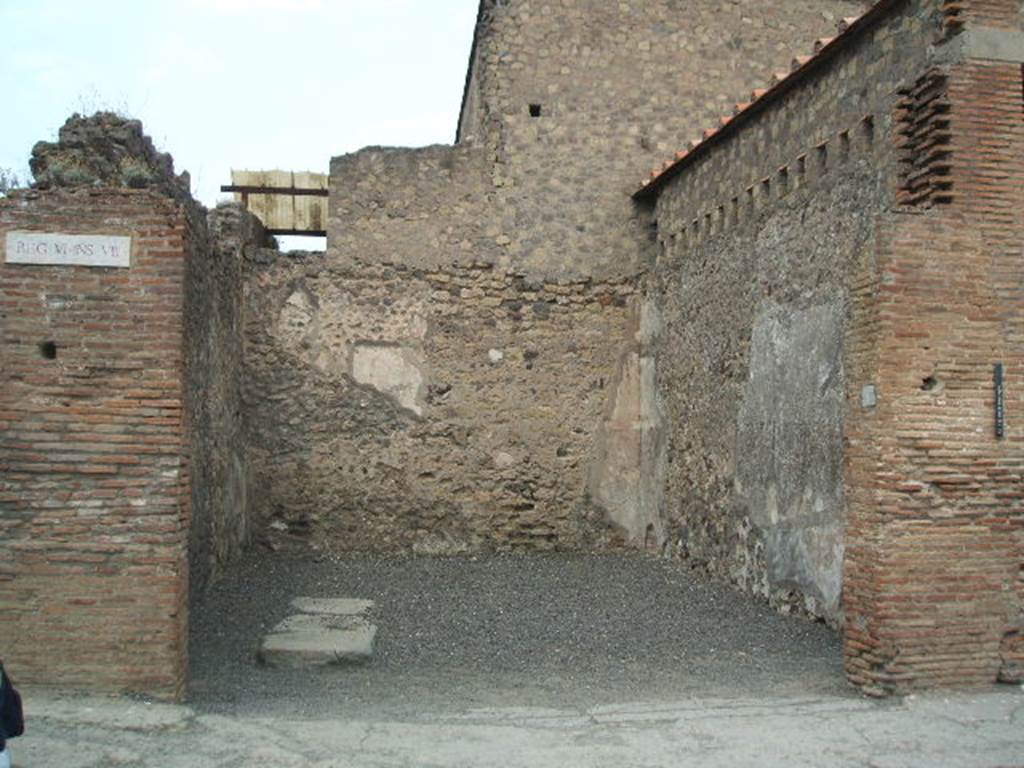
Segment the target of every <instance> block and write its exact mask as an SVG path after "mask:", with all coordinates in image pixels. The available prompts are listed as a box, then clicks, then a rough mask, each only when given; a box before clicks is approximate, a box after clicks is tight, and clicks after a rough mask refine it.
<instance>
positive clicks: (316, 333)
mask: <svg viewBox="0 0 1024 768" xmlns="http://www.w3.org/2000/svg"><path fill="white" fill-rule="evenodd" d="M261 253H262V255H263V258H262V259H253V260H249V261H247V264H246V269H247V279H246V284H247V300H246V319H247V321H246V374H245V403H246V412H247V414H248V417H249V420H250V424H251V429H252V434H251V441H250V444H251V451H252V452H251V462H252V470H253V475H254V477H256V478H261V479H262V480H263V485H262V487H258V488H257V489H256V491H255V493H254V495H253V500H254V503H255V504H256V505H257V508H258V509H259V510H260V515H261V517H263V518H264V519H267V520H269V521H271V526H270V534H271V540H272V541H273V542H275V543H276V544H277V545H281V546H286V545H287V544H288V543H289V542H291V543H297V544H301V545H303V546H306V545H308V544H309V543H312V544H313V545H314V546H318V547H329V548H334V549H339V548H340V549H359V550H374V551H387V550H392V551H393V550H408V549H413V550H415V551H419V552H455V551H462V550H467V549H478V548H488V547H494V548H530V549H549V548H561V549H578V548H586V547H589V546H594V545H598V544H601V543H604V542H614V541H623V540H624V539H625V538H626V537H627V536H630V535H632V534H636V533H637V532H639V536H640V538H641V539H642V537H643V535H644V533H645V531H646V530H647V522H643V523H640V522H637V520H635V519H633V518H628V517H623V518H622V519H620V520H614V519H612V520H608V519H607V518H606V516H605V514H604V513H603V512H601V510H600V506H601V502H602V498H603V494H606V488H605V487H604V486H602V483H605V479H606V478H607V477H609V476H610V475H611V474H613V473H616V472H627V471H628V472H629V473H630V474H629V476H628V478H626V481H627V482H629V483H632V484H633V485H632V486H631V487H634V488H635V487H636V484H637V483H639V482H640V479H639V477H638V476H637V475H636V472H635V467H636V451H637V450H639V448H638V441H639V440H640V439H641V437H642V436H643V433H642V429H641V426H640V422H641V415H640V414H638V413H636V412H634V411H632V410H629V409H628V408H625V409H623V408H620V409H619V410H615V409H612V408H610V407H609V401H610V400H614V399H615V397H614V395H613V394H612V393H616V392H623V393H627V395H626V396H627V397H629V396H631V394H630V393H632V391H633V389H635V388H636V387H638V386H640V381H639V379H638V377H637V376H636V375H635V374H632V373H631V372H632V371H634V370H636V369H638V367H639V351H638V350H639V349H640V342H639V341H638V335H639V331H640V327H639V326H640V320H639V312H638V309H637V298H636V291H635V288H634V287H633V285H632V283H631V282H630V281H627V280H619V281H612V282H603V283H592V282H590V281H585V280H581V281H577V282H571V283H570V282H562V283H556V282H538V283H532V282H530V281H528V280H527V279H526V278H524V277H523V276H521V275H516V274H514V273H509V272H505V271H501V270H497V269H494V268H493V267H490V266H486V265H478V266H473V267H465V268H455V267H449V268H447V269H435V270H414V269H409V268H406V267H386V266H360V267H357V268H353V267H346V266H344V265H338V264H336V263H333V262H332V259H331V258H330V256H323V255H302V256H289V255H281V254H274V253H273V252H267V251H263V252H261ZM630 352H632V353H633V354H634V355H635V356H636V359H633V358H631V357H630ZM602 431H606V432H608V433H610V435H611V436H610V437H608V438H601V439H600V440H599V433H602V434H603V432H602ZM606 445H614V446H617V447H619V451H618V453H615V451H614V450H613V451H612V455H609V452H608V451H604V452H602V450H603V446H606ZM624 446H629V447H630V448H629V450H627V448H626V447H624ZM623 453H624V454H625V457H626V458H627V459H628V462H627V464H626V466H625V467H624V466H623V462H624V461H626V459H624V457H623V456H622V455H620V454H623ZM595 465H599V466H597V467H596V468H595ZM605 485H607V483H605ZM624 490H625V488H624ZM629 511H630V512H631V513H633V514H634V516H635V515H636V514H639V513H638V512H637V505H635V504H633V505H632V506H631V508H630V510H629ZM616 523H617V524H616Z"/></svg>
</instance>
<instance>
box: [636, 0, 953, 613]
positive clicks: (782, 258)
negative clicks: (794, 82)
mask: <svg viewBox="0 0 1024 768" xmlns="http://www.w3.org/2000/svg"><path fill="white" fill-rule="evenodd" d="M936 34H937V27H936V25H935V23H934V22H933V21H930V20H928V19H927V17H925V18H924V19H922V18H921V9H920V8H919V7H917V6H916V4H907V5H906V6H905V7H904V10H903V12H902V14H901V15H900V16H899V18H898V19H897V20H896V21H894V22H893V23H892V24H891V25H886V26H884V27H880V28H879V29H878V30H877V31H876V32H873V33H871V34H870V35H867V36H865V39H864V43H863V46H862V47H860V48H854V47H850V48H848V49H847V50H846V51H845V52H844V53H842V54H840V56H839V58H837V59H836V60H835V61H834V62H832V63H831V65H830V66H829V67H828V68H827V71H823V72H821V73H820V74H818V75H817V76H815V77H813V78H811V79H809V80H807V81H806V82H804V83H802V84H801V86H800V87H799V88H798V89H796V90H795V91H793V92H792V93H791V94H789V95H788V97H787V98H785V99H780V100H778V101H777V102H775V103H773V104H772V105H770V106H768V107H766V108H765V109H764V110H763V111H762V112H760V113H759V114H757V115H756V116H754V117H752V118H750V122H748V123H747V124H746V125H744V126H743V128H742V129H741V130H740V131H739V132H737V133H736V135H735V136H732V137H730V138H729V140H728V141H727V142H722V143H721V145H720V146H717V147H714V148H712V149H710V150H708V151H707V152H706V153H705V154H704V155H703V156H701V157H698V158H697V159H696V160H695V161H694V162H693V163H692V164H691V165H690V166H689V167H687V168H686V170H685V171H684V172H682V174H681V175H680V176H679V177H678V178H677V179H675V180H674V181H673V182H671V185H670V187H669V188H667V189H666V190H664V191H662V193H661V194H660V196H659V198H658V204H657V221H658V239H659V243H660V255H659V258H658V263H657V266H656V269H655V275H656V281H655V283H654V284H653V288H654V291H655V295H656V296H657V302H658V303H659V304H660V306H661V308H662V314H663V322H664V330H663V333H662V336H661V339H660V342H659V344H658V354H657V369H658V374H657V375H658V392H659V394H660V396H661V397H662V399H663V401H664V403H665V411H666V419H667V424H668V426H667V429H668V433H669V437H668V440H669V445H670V449H669V450H670V452H669V456H670V467H669V471H668V479H667V486H666V513H667V516H668V526H669V530H670V537H671V538H670V542H669V543H670V546H671V547H672V548H673V549H674V550H675V551H677V552H678V553H679V554H680V555H681V556H683V557H684V558H686V559H687V561H688V562H690V563H691V564H692V565H693V566H695V567H697V568H699V569H701V570H704V571H706V572H708V573H711V574H713V575H715V576H718V577H720V578H727V579H729V580H730V581H732V582H734V583H736V584H739V585H741V586H743V587H744V588H746V589H749V590H751V591H753V592H755V593H757V594H762V595H764V596H766V597H768V598H769V599H770V600H772V601H773V602H775V603H777V604H780V605H787V604H792V605H795V606H796V607H798V608H801V609H804V610H807V611H808V612H810V613H811V614H812V615H817V616H822V617H825V618H827V619H828V620H830V621H838V620H839V618H840V595H841V591H842V564H843V547H844V536H843V531H844V525H845V516H846V511H845V510H846V500H845V498H844V490H843V456H844V451H843V423H844V419H845V407H846V406H845V404H844V400H845V386H846V370H847V369H848V367H849V365H850V361H849V360H848V359H847V355H848V351H847V350H848V348H849V344H850V342H849V341H848V340H847V338H846V336H847V330H846V329H847V323H848V317H849V313H850V289H851V286H852V285H853V284H854V282H855V280H856V279H857V276H858V275H859V273H860V270H861V269H862V268H863V262H864V261H865V260H870V259H872V258H873V256H872V255H871V254H872V253H873V241H874V230H875V217H876V215H877V214H878V212H879V211H882V210H884V209H885V208H886V207H887V206H889V205H890V204H891V203H892V202H893V197H894V187H895V182H894V181H893V180H894V178H895V172H896V170H895V169H896V164H897V162H898V159H897V156H896V148H895V144H894V143H893V142H891V141H887V140H885V138H884V135H885V133H886V131H887V126H888V124H889V122H890V115H891V114H892V112H893V108H894V100H895V98H896V96H895V92H896V90H898V88H899V87H900V86H901V85H902V83H903V81H904V80H905V78H906V72H908V71H909V72H914V71H917V70H919V69H920V68H921V67H922V66H924V61H925V56H926V51H927V43H928V42H931V41H932V40H933V39H934V37H935V35H936ZM808 47H809V46H808ZM881 52H884V58H881V55H882V54H881ZM880 60H881V61H884V63H885V64H884V67H883V66H880V64H879V61H880ZM852 83H856V84H857V87H852V85H851V84H852ZM880 137H882V138H880Z"/></svg>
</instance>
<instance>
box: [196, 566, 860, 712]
mask: <svg viewBox="0 0 1024 768" xmlns="http://www.w3.org/2000/svg"><path fill="white" fill-rule="evenodd" d="M297 596H312V597H361V598H369V599H372V600H374V601H376V604H377V607H376V610H375V614H374V617H373V619H374V623H376V624H377V626H378V628H379V631H378V635H377V654H376V657H375V658H374V660H373V661H372V662H370V663H368V664H365V665H362V666H358V667H348V668H332V669H327V670H322V671H318V672H303V671H289V670H275V669H268V668H265V667H261V666H258V665H257V664H256V662H255V660H254V658H255V649H256V646H257V644H258V642H259V639H260V637H261V636H262V634H263V633H264V632H265V631H266V630H267V629H269V628H271V627H272V626H273V625H274V624H276V623H277V622H278V621H279V620H280V619H282V618H283V617H284V616H285V615H286V614H288V613H289V612H290V611H289V608H288V603H289V601H290V600H291V599H292V598H294V597H297ZM191 654H192V680H191V687H190V703H191V704H192V705H193V706H194V707H196V708H197V709H199V710H200V711H204V712H225V713H239V714H262V713H266V714H271V713H276V714H278V715H280V714H281V713H282V711H287V712H289V713H290V714H295V715H312V714H318V715H324V714H325V713H337V714H338V715H339V716H343V715H346V714H348V715H357V716H360V717H370V718H372V717H376V716H379V717H403V716H422V715H424V714H426V715H430V714H434V713H437V714H441V713H451V712H458V711H467V710H471V709H485V708H490V707H499V706H500V707H516V706H530V707H551V708H562V709H564V708H567V707H578V708H583V707H589V706H594V705H599V704H611V703H620V702H628V701H640V700H644V701H651V700H679V699H682V698H687V697H689V696H698V695H699V696H716V697H730V696H735V697H741V696H750V695H753V694H760V693H770V694H774V695H797V696H800V695H809V696H814V695H823V694H830V695H835V694H843V693H849V695H851V696H852V695H854V694H853V692H852V691H850V690H849V689H848V688H847V687H846V684H845V682H844V680H843V675H842V666H841V647H840V642H839V638H838V636H837V635H836V633H834V632H833V631H831V630H829V629H828V628H827V627H825V626H824V625H821V624H814V623H811V622H808V621H806V620H804V619H799V618H790V617H784V616H781V615H779V614H777V613H775V612H773V611H772V610H770V609H769V608H768V607H767V606H765V605H762V604H760V603H758V602H757V601H754V600H751V599H748V598H746V597H745V596H743V595H741V594H738V593H736V592H734V591H732V590H730V589H728V588H727V587H723V586H720V585H714V584H708V583H705V582H703V581H701V580H699V579H696V578H694V577H693V576H691V575H690V574H688V573H687V572H686V571H685V570H684V569H683V568H682V567H681V566H679V565H678V564H675V563H670V562H665V561H661V560H657V559H653V558H648V557H645V556H642V555H636V556H629V555H625V556H623V555H566V554H552V555H477V556H465V557H453V558H414V557H372V556H354V555H353V556H337V557H319V558H317V559H313V558H306V559H295V558H289V557H284V556H280V555H275V556H266V555H263V556H260V557H253V558H251V559H249V560H247V561H245V562H243V563H241V564H239V565H238V566H236V567H235V568H234V570H233V571H232V572H231V573H230V574H229V575H228V576H227V577H226V578H225V579H223V580H222V581H221V582H219V583H218V584H217V585H216V586H215V587H214V588H213V589H212V591H211V592H210V593H209V594H208V595H207V596H206V597H205V598H204V599H202V600H201V601H199V603H198V604H197V605H196V606H194V608H193V615H192V648H191Z"/></svg>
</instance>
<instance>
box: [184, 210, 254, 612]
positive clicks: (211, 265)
mask: <svg viewBox="0 0 1024 768" xmlns="http://www.w3.org/2000/svg"><path fill="white" fill-rule="evenodd" d="M192 216H193V218H194V224H195V227H194V230H193V231H194V237H193V240H192V247H191V258H190V260H189V270H188V282H187V290H186V306H185V339H186V345H187V350H188V351H187V358H186V380H187V382H188V387H187V404H188V408H187V413H188V414H189V435H190V438H191V450H192V523H191V528H190V535H189V563H190V566H191V590H192V594H193V595H198V594H201V593H202V591H203V590H204V589H205V587H206V586H207V584H208V583H209V582H210V581H211V580H212V579H215V578H216V577H217V575H218V574H219V572H220V571H221V570H222V569H223V567H224V566H225V565H226V564H227V563H229V562H231V561H232V560H233V559H235V558H236V557H237V556H238V555H239V554H241V551H242V549H243V548H244V547H245V545H246V544H248V543H249V542H250V541H251V539H252V537H253V535H254V533H255V530H256V525H255V522H254V518H253V515H252V509H251V504H250V495H251V494H250V483H251V480H250V473H249V471H248V458H247V452H246V447H245V414H244V413H243V409H242V392H241V383H242V376H243V350H242V326H243V320H242V305H243V291H244V285H243V270H242V263H243V259H244V253H245V250H246V248H247V247H249V246H250V245H251V244H252V243H259V244H262V242H263V240H264V239H265V235H264V233H263V228H262V226H261V225H260V223H259V221H257V220H256V219H255V218H254V217H253V216H251V215H249V214H247V213H246V212H245V211H244V210H243V209H242V208H241V207H240V206H238V205H234V204H224V205H221V206H218V207H217V208H215V209H214V210H212V211H210V213H209V216H208V217H206V215H205V211H201V210H196V209H192Z"/></svg>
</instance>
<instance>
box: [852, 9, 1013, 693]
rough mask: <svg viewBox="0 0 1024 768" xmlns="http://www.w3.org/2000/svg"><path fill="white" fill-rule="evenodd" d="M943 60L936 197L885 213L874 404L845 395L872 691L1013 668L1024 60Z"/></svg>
mask: <svg viewBox="0 0 1024 768" xmlns="http://www.w3.org/2000/svg"><path fill="white" fill-rule="evenodd" d="M977 5H979V6H982V5H985V4H984V3H978V4H977ZM948 74H949V80H948V101H949V105H950V110H949V113H948V119H949V133H950V136H951V140H950V145H949V149H950V152H951V154H950V155H948V156H947V157H946V158H945V160H944V162H943V163H942V168H941V173H942V174H943V181H944V182H946V181H948V182H951V185H950V186H949V190H948V191H949V195H948V196H947V197H945V198H944V202H942V203H936V204H934V206H933V207H930V208H928V209H910V208H908V209H905V210H903V211H900V212H896V213H892V214H888V215H886V216H884V217H883V218H882V220H881V221H880V223H879V235H878V254H877V256H878V260H877V273H876V277H877V283H875V287H874V292H875V295H874V299H873V301H874V306H873V307H872V308H871V309H870V311H869V310H868V309H866V307H867V305H868V304H870V303H871V302H868V301H865V302H862V303H861V304H860V305H858V303H857V302H856V301H855V302H854V309H855V312H854V315H855V317H861V318H867V319H865V320H862V321H861V324H862V325H863V327H864V328H865V329H866V332H867V337H868V338H870V339H871V340H872V345H869V348H868V349H866V351H865V354H864V355H863V356H862V358H861V359H862V361H863V370H862V371H860V372H859V373H858V374H857V376H855V377H853V378H852V379H851V380H855V381H859V382H860V383H861V384H863V383H867V382H871V383H873V384H875V385H876V386H877V390H878V395H879V400H878V405H877V407H875V408H865V407H864V406H863V405H862V404H861V403H860V402H859V397H858V394H859V393H857V392H851V403H850V407H851V413H853V414H854V415H853V416H852V417H851V419H850V425H849V432H848V435H847V437H848V440H849V442H850V450H849V458H848V464H849V466H848V485H849V489H850V494H849V496H850V512H849V514H850V524H849V530H848V539H849V550H848V555H847V565H846V582H845V589H846V617H847V637H846V664H847V671H848V674H849V676H850V678H851V680H853V681H854V682H855V683H858V684H860V685H862V686H864V687H865V688H866V689H867V690H869V691H874V692H878V693H887V692H892V691H899V690H906V689H911V688H916V687H923V686H928V685H935V684H957V685H974V684H984V683H990V682H993V681H995V680H996V679H1004V680H1018V679H1020V677H1021V646H1020V633H1021V630H1022V616H1024V614H1022V611H1024V582H1022V564H1024V486H1022V475H1024V261H1022V258H1021V257H1022V249H1024V194H1022V190H1024V122H1022V106H1024V105H1022V79H1021V66H1020V64H1019V63H1008V62H993V61H978V60H973V61H968V62H966V63H965V64H962V65H959V66H957V67H955V68H953V69H952V70H951V71H950V72H949V73H948ZM922 151H924V150H922ZM947 164H948V165H947ZM997 363H1002V365H1003V367H1004V378H1005V409H1006V414H1007V420H1006V426H1005V434H1004V436H1002V437H997V435H996V423H995V422H996V419H995V395H994V385H993V371H994V366H995V365H996V364H997Z"/></svg>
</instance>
